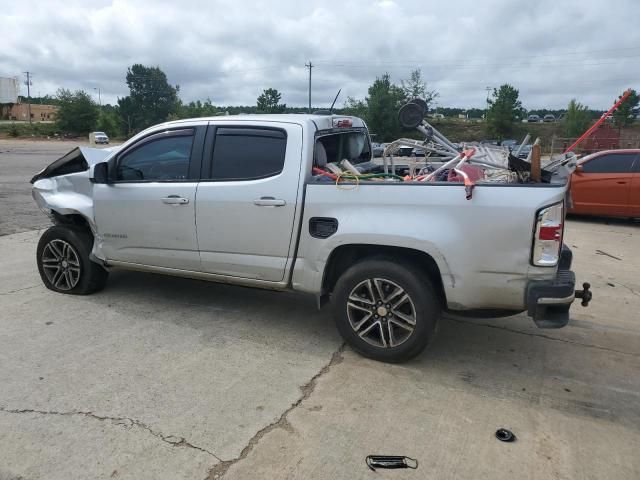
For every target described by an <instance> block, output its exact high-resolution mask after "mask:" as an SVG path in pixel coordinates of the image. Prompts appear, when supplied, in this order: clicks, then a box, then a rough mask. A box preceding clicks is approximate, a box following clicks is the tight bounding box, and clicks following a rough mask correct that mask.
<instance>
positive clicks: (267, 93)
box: [257, 88, 287, 113]
mask: <svg viewBox="0 0 640 480" xmlns="http://www.w3.org/2000/svg"><path fill="white" fill-rule="evenodd" d="M281 98H282V95H281V94H280V92H278V90H276V89H275V88H267V89H266V90H264V91H263V92H262V94H261V95H260V96H259V97H258V104H257V110H258V112H259V113H283V112H284V111H285V110H286V109H287V105H286V104H284V103H283V104H281V103H280V99H281Z"/></svg>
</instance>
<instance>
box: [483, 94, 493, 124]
mask: <svg viewBox="0 0 640 480" xmlns="http://www.w3.org/2000/svg"><path fill="white" fill-rule="evenodd" d="M484 89H485V90H486V91H487V111H486V113H485V114H484V119H485V120H486V119H487V115H488V114H489V93H490V92H491V87H484Z"/></svg>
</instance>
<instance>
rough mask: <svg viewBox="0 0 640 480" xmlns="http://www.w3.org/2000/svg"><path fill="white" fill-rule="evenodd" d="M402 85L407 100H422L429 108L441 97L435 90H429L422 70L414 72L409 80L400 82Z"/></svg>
mask: <svg viewBox="0 0 640 480" xmlns="http://www.w3.org/2000/svg"><path fill="white" fill-rule="evenodd" d="M400 85H401V86H402V91H403V92H404V96H405V97H406V98H407V100H411V99H412V98H422V99H423V100H424V101H425V102H427V106H428V105H430V104H431V102H433V101H434V100H435V99H436V98H438V97H439V96H440V94H439V93H438V92H436V91H435V90H427V83H426V82H425V81H424V80H423V79H422V72H421V71H420V69H416V70H412V71H411V74H410V75H409V78H408V79H406V80H400Z"/></svg>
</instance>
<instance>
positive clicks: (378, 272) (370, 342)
mask: <svg viewBox="0 0 640 480" xmlns="http://www.w3.org/2000/svg"><path fill="white" fill-rule="evenodd" d="M331 303H332V307H333V315H334V318H335V321H336V326H337V328H338V331H339V332H340V334H341V335H342V336H343V338H344V339H345V340H346V341H347V343H349V345H350V346H351V347H352V348H353V349H354V350H356V351H357V352H359V353H360V354H362V355H364V356H366V357H369V358H373V359H375V360H379V361H383V362H392V363H396V362H403V361H405V360H408V359H410V358H412V357H415V356H416V355H418V354H419V353H420V352H422V350H424V348H425V347H426V346H427V345H428V343H429V341H430V340H431V338H432V336H433V332H434V330H435V327H436V325H437V322H438V320H439V319H440V316H441V306H440V302H439V300H438V297H437V295H436V293H435V290H434V288H433V286H432V284H431V282H430V281H429V279H428V278H427V276H426V275H425V274H423V273H422V272H420V271H419V270H417V269H415V268H414V267H412V266H410V265H408V264H403V263H398V262H394V261H391V260H386V259H371V260H365V261H362V262H360V263H357V264H355V265H353V266H352V267H350V268H349V269H348V270H347V271H346V272H345V273H344V274H343V275H342V276H341V277H340V278H339V279H338V282H337V283H336V286H335V288H334V291H333V294H332V296H331Z"/></svg>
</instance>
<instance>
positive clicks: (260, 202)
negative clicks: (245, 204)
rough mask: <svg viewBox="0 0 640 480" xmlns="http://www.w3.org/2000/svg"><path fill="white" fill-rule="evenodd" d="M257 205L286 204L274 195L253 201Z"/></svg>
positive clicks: (274, 205) (275, 205) (276, 205)
mask: <svg viewBox="0 0 640 480" xmlns="http://www.w3.org/2000/svg"><path fill="white" fill-rule="evenodd" d="M253 204H254V205H257V206H259V207H283V206H285V205H286V204H287V202H285V201H284V200H282V199H280V198H274V197H260V198H256V199H255V200H254V201H253Z"/></svg>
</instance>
